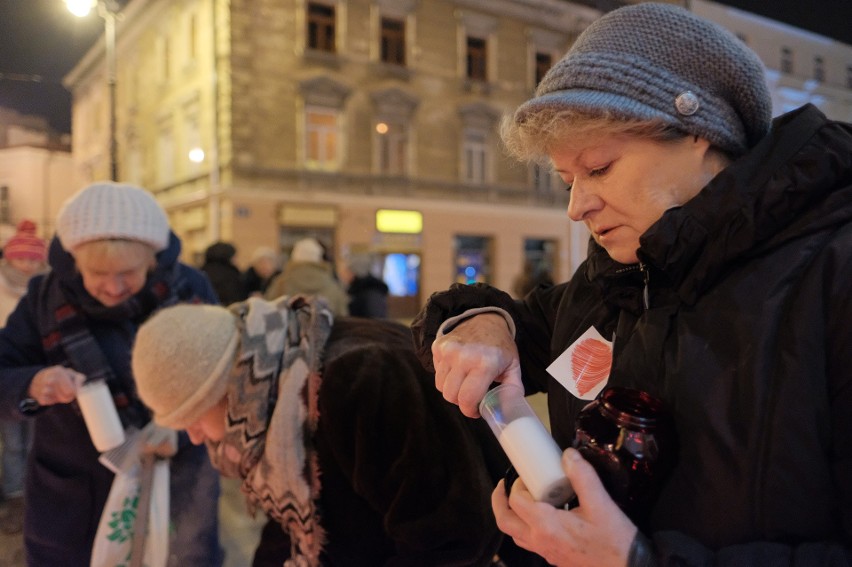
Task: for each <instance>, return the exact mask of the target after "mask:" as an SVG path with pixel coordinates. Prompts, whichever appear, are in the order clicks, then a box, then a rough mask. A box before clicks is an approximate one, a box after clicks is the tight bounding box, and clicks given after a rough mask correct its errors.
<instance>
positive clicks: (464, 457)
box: [132, 296, 537, 567]
mask: <svg viewBox="0 0 852 567" xmlns="http://www.w3.org/2000/svg"><path fill="white" fill-rule="evenodd" d="M132 360H133V375H134V376H135V378H136V383H137V388H138V390H139V394H140V396H142V399H143V400H145V403H146V404H147V405H148V406H149V407H151V408H152V409H153V411H154V420H155V421H156V422H157V423H158V424H160V425H161V426H163V427H170V428H175V429H186V430H187V432H188V433H189V436H190V439H192V441H193V442H195V443H199V444H206V446H207V448H208V450H209V452H210V456H211V459H212V460H213V463H214V464H215V466H216V467H217V468H218V469H219V471H220V472H221V473H222V474H223V475H225V476H229V477H236V478H240V479H242V492H243V493H244V494H245V495H246V499H247V501H248V508H249V510H252V511H253V510H256V509H258V508H260V509H262V510H263V511H264V512H265V513H266V514H268V515H269V517H270V518H271V522H270V523H269V524H267V526H266V528H265V530H264V532H263V535H262V539H261V542H260V545H259V546H258V549H257V551H256V553H255V557H254V563H253V565H254V566H255V567H261V566H263V567H267V566H268V567H280V566H281V565H309V566H317V565H346V566H347V567H374V566H378V565H398V566H401V567H402V566H412V567H413V566H426V565H428V566H430V567H441V566H450V565H468V566H475V565H491V564H493V562H494V561H495V560H494V554H495V553H497V552H498V551H499V552H500V553H501V554H505V559H506V560H507V561H508V558H509V557H511V558H513V559H517V558H519V557H521V558H524V561H521V560H519V559H518V560H517V561H516V562H515V563H507V565H511V566H513V567H529V566H530V565H536V564H537V563H534V562H533V563H530V562H527V561H526V559H531V558H532V556H531V555H530V554H525V553H523V552H522V550H519V549H517V548H516V547H515V546H514V545H512V543H511V540H509V539H508V538H505V543H506V546H505V547H503V548H502V549H501V540H503V538H502V537H501V534H500V533H499V531H498V530H497V526H496V525H495V523H494V517H493V515H492V513H491V510H490V505H489V495H490V493H491V489H492V487H493V486H494V484H495V483H496V482H497V479H499V477H500V475H501V474H502V473H503V472H504V471H505V470H506V466H507V461H506V459H505V457H504V456H503V455H502V452H501V451H500V449H499V447H498V446H497V444H496V439H495V437H494V435H493V434H492V433H491V431H490V430H489V429H488V427H487V426H486V425H485V424H484V423H482V422H481V421H474V420H469V419H466V418H465V417H463V416H462V415H461V414H459V413H458V412H457V411H456V410H455V408H454V407H453V406H452V405H450V404H448V403H447V402H445V401H444V400H443V399H442V398H441V396H440V394H438V392H436V391H435V389H434V387H433V384H434V377H433V376H432V375H431V374H429V373H427V372H426V371H425V370H424V369H423V367H422V366H421V365H420V363H419V362H418V360H417V358H416V357H415V355H414V351H413V349H412V340H411V333H410V330H409V329H408V328H406V327H405V326H403V325H400V324H398V323H394V322H391V321H379V320H367V319H361V318H351V317H338V318H333V317H332V315H331V313H330V311H329V310H328V309H327V307H326V306H325V304H324V303H322V302H320V301H318V300H317V299H316V298H313V297H301V296H297V297H282V298H279V299H277V300H275V301H273V302H270V301H266V300H263V299H260V298H251V299H249V300H248V301H246V302H242V303H237V304H233V305H231V306H230V307H229V308H228V309H226V308H224V307H220V306H207V305H177V306H174V307H169V308H166V309H163V310H162V311H160V312H159V313H157V314H156V315H154V316H153V317H152V318H151V319H150V320H148V321H147V322H146V323H145V324H144V325H142V328H141V329H140V330H139V334H138V336H137V339H136V344H135V345H134V348H133V355H132ZM501 558H503V556H502V555H501Z"/></svg>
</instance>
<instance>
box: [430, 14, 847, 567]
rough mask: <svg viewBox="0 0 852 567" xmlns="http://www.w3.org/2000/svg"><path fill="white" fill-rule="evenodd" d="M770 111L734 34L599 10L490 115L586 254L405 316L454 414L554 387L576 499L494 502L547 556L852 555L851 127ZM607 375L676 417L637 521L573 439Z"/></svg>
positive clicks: (770, 560) (509, 526) (619, 563)
mask: <svg viewBox="0 0 852 567" xmlns="http://www.w3.org/2000/svg"><path fill="white" fill-rule="evenodd" d="M771 106H772V101H771V98H770V95H769V92H768V89H767V86H766V77H765V75H764V70H763V66H762V64H761V61H760V59H759V58H758V56H757V55H756V54H755V53H754V52H752V51H751V50H750V49H749V48H748V47H747V46H746V45H745V44H744V43H743V42H742V41H741V40H740V39H738V38H737V37H735V36H734V35H733V34H731V33H730V32H728V31H727V30H725V29H724V28H722V27H721V26H718V25H717V24H714V23H712V22H709V21H707V20H704V19H702V18H700V17H698V16H696V15H695V14H692V13H691V12H689V11H688V10H686V9H684V8H682V7H679V6H676V5H672V4H657V3H644V2H643V3H638V4H634V5H629V6H626V7H622V8H619V9H617V10H613V11H611V12H609V13H608V14H606V15H604V16H603V17H601V18H600V19H598V20H596V21H595V22H593V23H592V24H591V25H590V26H589V27H588V28H587V29H586V30H585V31H584V32H583V33H582V34H581V35H580V36H579V37H578V38H577V40H576V42H575V43H574V44H573V46H572V47H571V49H570V50H569V51H568V52H567V54H566V55H565V56H564V57H563V58H562V59H561V60H560V61H559V62H557V63H556V64H555V65H554V66H553V67H552V68H551V69H550V71H549V72H548V73H547V74H546V75H545V77H544V78H543V80H542V81H541V83H540V84H539V86H538V88H537V90H536V94H535V96H534V97H533V98H532V99H530V100H529V101H527V102H525V103H524V104H522V105H521V106H520V107H519V108H518V109H516V111H515V112H514V114H513V116H511V117H507V119H506V120H505V121H504V124H503V130H502V134H503V139H504V141H505V142H506V146H507V147H508V148H510V149H511V151H512V152H513V153H514V154H515V155H516V156H518V157H519V158H521V159H525V160H536V161H543V162H545V163H550V164H551V165H552V166H553V168H554V169H555V171H556V172H557V173H558V174H559V175H560V177H561V178H562V180H563V181H564V182H565V185H566V186H567V188H568V190H569V191H570V199H569V203H568V216H569V217H570V218H571V220H573V221H575V222H582V223H584V224H585V225H586V227H588V229H589V231H590V233H591V241H590V243H589V254H588V257H587V259H586V261H585V262H584V263H583V264H582V265H581V266H580V267H579V268H578V270H577V272H576V273H575V274H574V276H573V277H572V278H571V279H570V281H568V282H567V283H562V284H558V285H555V286H552V287H550V288H544V289H542V288H540V289H538V290H534V291H532V292H531V293H530V294H528V295H527V296H526V297H525V298H524V299H523V301H517V302H516V301H513V300H512V299H511V298H510V297H509V296H508V295H507V294H505V293H503V292H501V291H499V290H497V289H495V288H493V287H488V286H484V285H480V286H457V287H454V288H451V289H450V290H448V291H445V292H440V293H438V294H436V295H434V296H433V297H432V298H431V299H430V300H429V302H428V305H427V306H426V307H425V309H424V310H423V311H421V313H420V315H419V316H418V318H417V320H416V321H415V322H414V323H413V325H414V328H415V330H416V335H417V344H418V351H419V353H420V356H421V357H422V360H423V362H424V363H426V364H428V365H430V366H432V365H434V368H435V371H436V385H437V387H438V388H439V389H440V390H441V391H442V392H443V395H444V397H445V398H446V399H447V400H449V401H451V402H453V403H457V404H458V405H459V406H460V408H461V411H463V412H464V414H466V415H468V416H471V417H474V416H477V415H478V410H477V407H478V403H479V401H480V400H481V399H482V398H483V396H484V394H485V392H486V391H487V389H488V388H489V387H490V385H491V384H492V383H493V382H495V381H496V382H502V383H514V384H523V385H524V386H525V387H526V391H527V392H537V391H538V392H540V391H544V392H547V393H548V408H549V415H550V422H551V426H552V432H553V435H554V437H555V439H556V441H557V442H558V443H559V445H561V446H562V447H563V448H567V449H566V450H565V452H564V454H563V459H562V466H563V469H564V472H565V474H566V476H567V477H568V479H569V480H570V481H571V483H572V484H573V486H574V488H575V490H576V494H577V497H578V499H579V505H578V506H576V507H572V508H571V509H569V510H564V509H557V508H554V507H553V506H550V505H548V504H545V503H540V502H535V501H533V499H532V497H531V496H530V492H529V491H528V490H526V487H525V486H524V483H523V481H522V480H523V479H521V481H518V482H515V483H514V485H513V486H512V489H511V493H510V495H509V496H508V497H507V496H506V494H505V490H504V486H503V485H502V484H503V483H501V486H499V487H498V488H497V489H496V490H495V491H494V493H493V495H492V505H493V509H494V512H495V516H496V518H497V523H498V525H499V526H500V528H501V529H502V530H503V531H504V532H505V533H507V534H509V535H511V536H512V537H513V538H514V539H515V541H516V542H518V544H519V545H521V546H523V547H524V548H527V549H530V550H532V551H535V552H537V553H539V554H541V555H542V556H543V557H544V558H545V559H546V560H547V561H548V562H550V563H552V564H554V565H571V566H574V567H583V566H595V567H608V566H613V567H624V566H625V565H628V566H638V565H677V566H699V565H701V566H703V565H714V566H717V567H722V566H729V565H730V566H733V565H749V566H751V567H760V566H770V565H771V566H778V565H796V566H798V567H804V566H822V567H824V566H828V565H833V566H841V565H843V566H848V565H852V484H850V482H849V481H850V479H852V372H850V368H852V348H850V345H852V325H850V324H849V321H850V320H852V299H850V298H852V126H850V125H849V124H844V123H840V122H835V121H832V120H829V119H827V118H826V117H825V116H824V115H823V114H822V113H821V112H820V111H819V110H818V109H817V108H815V107H814V106H811V105H806V106H804V107H802V108H799V109H797V110H794V111H792V112H789V113H787V114H785V115H782V116H779V117H777V118H776V119H775V120H774V121H773V120H772V119H771ZM588 341H593V342H594V343H595V345H596V346H595V349H596V351H597V353H598V354H596V355H595V356H594V359H595V360H594V361H593V362H595V364H594V366H595V368H594V370H593V371H592V372H587V371H586V369H587V368H588V366H587V365H586V364H585V361H587V360H589V358H588V357H587V356H586V355H585V354H583V352H584V349H585V348H586V347H587V345H588V344H589V342H588ZM554 362H556V364H552V363H554ZM610 386H622V387H630V388H634V389H638V390H641V391H644V392H646V393H647V394H649V395H651V396H654V397H656V398H658V399H660V400H662V402H663V403H664V404H665V406H667V407H668V409H669V410H670V411H671V413H672V417H673V423H674V427H675V429H676V434H677V437H678V439H679V452H678V455H677V461H676V463H675V465H674V468H673V470H672V472H671V474H670V476H668V477H667V479H666V480H665V481H664V482H663V484H662V488H661V493H660V494H659V496H658V498H657V499H656V500H655V501H654V502H652V504H651V509H650V513H649V514H648V515H647V516H646V517H629V516H627V515H626V514H625V513H624V512H622V510H621V509H620V508H619V507H618V506H617V505H616V504H615V502H614V501H613V499H612V498H611V497H610V495H609V494H608V493H607V491H606V490H605V488H604V485H603V484H602V482H601V478H600V477H599V476H598V474H597V470H596V469H595V468H594V467H593V466H592V465H591V464H590V463H589V462H587V461H586V460H584V459H583V457H582V455H581V454H580V452H578V451H577V450H576V449H574V448H571V445H572V441H573V438H574V429H575V423H576V422H575V419H576V417H577V416H578V414H579V413H580V412H581V411H582V409H583V407H584V406H586V405H587V404H589V401H590V399H592V398H594V397H595V392H596V391H602V389H604V388H607V387H610ZM580 441H582V440H580ZM601 470H603V469H601Z"/></svg>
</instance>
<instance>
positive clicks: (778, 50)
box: [689, 0, 852, 122]
mask: <svg viewBox="0 0 852 567" xmlns="http://www.w3.org/2000/svg"><path fill="white" fill-rule="evenodd" d="M689 8H690V9H691V10H692V11H693V12H695V13H696V14H698V15H699V16H703V17H705V18H707V19H709V20H713V21H714V22H716V23H718V24H721V25H723V26H725V27H726V28H727V29H729V30H731V32H733V33H734V34H735V35H736V36H737V37H739V38H740V39H741V40H743V41H744V42H745V43H746V45H748V46H749V47H751V48H752V49H753V50H754V51H755V52H756V53H757V54H758V55H759V56H760V59H761V60H762V61H763V64H764V65H765V66H766V74H767V82H768V84H769V90H770V92H771V93H772V111H773V114H774V115H776V116H777V115H779V114H784V113H785V112H789V111H791V110H793V109H795V108H798V107H800V106H802V105H803V104H807V103H811V104H813V105H814V106H816V107H817V108H819V109H820V110H821V111H822V112H824V113H825V115H826V116H828V117H829V118H832V119H834V120H842V121H844V122H852V45H847V44H844V43H841V42H839V41H835V40H833V39H830V38H827V37H824V36H821V35H818V34H814V33H811V32H808V31H806V30H803V29H800V28H796V27H794V26H791V25H787V24H784V23H781V22H777V21H775V20H771V19H769V18H765V17H762V16H758V15H756V14H751V13H749V12H744V11H742V10H738V9H736V8H731V7H730V6H724V5H722V4H718V3H716V2H708V1H707V0H690V1H689Z"/></svg>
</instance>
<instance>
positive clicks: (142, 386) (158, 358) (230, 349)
mask: <svg viewBox="0 0 852 567" xmlns="http://www.w3.org/2000/svg"><path fill="white" fill-rule="evenodd" d="M239 336H240V333H239V329H238V326H237V316H236V315H235V314H234V313H232V312H231V311H229V310H228V309H226V308H225V307H221V306H219V305H201V304H188V303H185V304H179V305H174V306H172V307H167V308H165V309H163V310H161V311H159V312H157V313H155V314H154V315H153V316H152V317H151V318H150V319H148V320H147V321H146V322H145V323H143V324H142V326H141V327H140V328H139V332H138V333H137V335H136V341H135V344H134V345H133V354H132V357H131V362H132V367H133V377H134V379H135V380H136V389H137V391H138V392H139V397H140V398H142V401H143V402H145V405H147V406H148V407H149V408H150V409H151V410H152V411H153V412H154V421H155V422H156V423H157V424H158V425H162V426H164V427H171V428H172V429H186V427H187V426H189V425H191V424H193V423H194V422H196V421H197V420H198V419H199V418H200V417H201V416H202V415H204V414H205V413H206V412H207V411H208V410H209V409H211V408H212V407H213V406H215V405H216V404H217V403H219V401H221V400H222V398H224V397H225V392H226V390H227V387H228V377H229V376H230V373H231V369H232V367H233V365H234V363H235V359H236V356H237V346H238V343H239Z"/></svg>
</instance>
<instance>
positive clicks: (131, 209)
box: [56, 181, 170, 252]
mask: <svg viewBox="0 0 852 567" xmlns="http://www.w3.org/2000/svg"><path fill="white" fill-rule="evenodd" d="M56 234H57V236H58V237H59V241H60V242H61V243H62V247H63V248H65V249H66V250H68V251H71V250H73V249H74V248H76V247H77V246H79V245H81V244H85V243H86V242H92V241H95V240H112V239H120V240H136V241H139V242H144V243H146V244H150V245H151V246H152V247H153V248H154V251H155V252H159V251H161V250H165V248H166V247H167V246H168V244H169V234H170V229H169V219H168V218H167V217H166V213H165V211H163V208H162V207H160V205H159V203H157V201H156V200H155V199H154V197H153V195H151V193H149V192H148V191H146V190H144V189H142V188H140V187H135V186H133V185H127V184H124V183H113V182H111V181H102V182H99V183H95V184H93V185H89V186H88V187H85V188H84V189H82V190H80V191H78V192H77V193H76V194H75V195H74V196H72V197H71V198H70V199H68V200H67V201H66V202H65V204H64V205H63V206H62V209H61V210H60V211H59V216H58V218H57V219H56Z"/></svg>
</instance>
